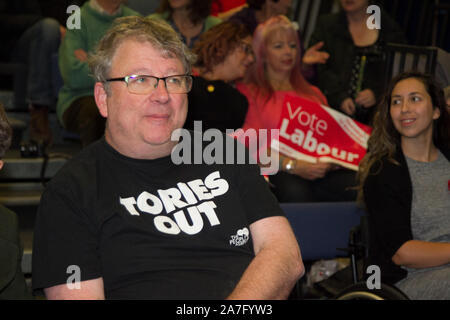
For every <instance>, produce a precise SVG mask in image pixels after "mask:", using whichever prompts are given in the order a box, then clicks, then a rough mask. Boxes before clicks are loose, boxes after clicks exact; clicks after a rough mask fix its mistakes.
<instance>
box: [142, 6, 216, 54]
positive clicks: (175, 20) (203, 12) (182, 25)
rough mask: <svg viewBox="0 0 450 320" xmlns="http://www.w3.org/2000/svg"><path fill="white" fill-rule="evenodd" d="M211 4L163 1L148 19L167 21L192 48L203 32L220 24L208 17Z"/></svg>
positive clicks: (213, 18) (214, 18)
mask: <svg viewBox="0 0 450 320" xmlns="http://www.w3.org/2000/svg"><path fill="white" fill-rule="evenodd" d="M211 4H212V0H163V1H162V2H161V5H160V7H159V8H158V9H157V10H156V13H154V14H151V15H150V17H151V18H156V19H163V20H165V21H167V22H168V23H169V24H170V25H171V26H172V28H174V29H175V31H177V32H178V33H179V34H180V36H181V38H182V40H183V42H184V43H185V44H186V45H187V46H188V47H189V48H192V47H193V46H194V43H195V41H196V40H197V39H198V38H199V37H200V35H201V34H202V33H203V32H205V31H207V30H209V29H210V28H211V27H213V26H215V25H216V24H219V23H220V22H222V21H221V20H220V19H219V18H216V17H213V16H211V15H210V12H211Z"/></svg>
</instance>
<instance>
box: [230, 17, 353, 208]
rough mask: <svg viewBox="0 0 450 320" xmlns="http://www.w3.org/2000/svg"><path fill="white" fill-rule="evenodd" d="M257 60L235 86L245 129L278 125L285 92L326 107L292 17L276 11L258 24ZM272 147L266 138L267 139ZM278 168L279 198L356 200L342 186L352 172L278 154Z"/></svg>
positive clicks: (275, 179) (273, 178)
mask: <svg viewBox="0 0 450 320" xmlns="http://www.w3.org/2000/svg"><path fill="white" fill-rule="evenodd" d="M253 50H254V52H255V56H256V62H255V64H253V65H252V67H251V69H250V72H248V77H247V79H246V80H247V81H246V82H247V83H245V84H238V86H237V88H238V89H239V90H240V91H241V92H242V93H243V94H244V95H245V96H246V97H247V100H248V101H249V110H248V112H247V117H246V119H245V124H244V127H243V129H244V130H247V129H255V130H256V131H257V132H258V130H259V129H279V127H278V124H279V122H280V118H281V112H282V107H283V101H284V98H285V96H286V95H294V96H298V97H302V98H305V99H308V100H311V101H313V102H317V103H320V104H323V105H328V103H327V99H326V98H325V96H324V95H323V94H322V92H321V91H320V90H319V89H318V88H317V87H314V86H312V85H310V84H309V83H308V82H307V81H306V80H305V78H304V77H303V75H302V73H301V72H300V70H301V59H300V51H301V50H300V45H299V40H298V36H297V32H296V30H295V28H294V26H293V25H292V23H291V21H289V19H288V18H287V17H285V16H282V15H279V16H275V17H272V18H270V19H269V20H267V21H266V22H265V23H263V24H260V25H259V26H258V28H257V29H256V31H255V33H254V37H253ZM267 145H268V146H270V141H267ZM280 169H281V171H280V172H278V173H277V174H276V175H272V176H270V181H271V183H272V184H273V185H274V189H273V190H274V193H275V195H276V196H277V198H278V200H279V201H280V202H313V201H343V200H354V199H355V198H356V193H355V192H354V191H351V190H346V187H348V186H349V185H353V184H354V182H355V181H354V173H353V172H352V171H350V170H346V169H342V170H335V169H337V167H336V166H335V165H332V164H330V163H310V162H306V161H302V160H296V159H293V158H289V157H287V156H283V155H280Z"/></svg>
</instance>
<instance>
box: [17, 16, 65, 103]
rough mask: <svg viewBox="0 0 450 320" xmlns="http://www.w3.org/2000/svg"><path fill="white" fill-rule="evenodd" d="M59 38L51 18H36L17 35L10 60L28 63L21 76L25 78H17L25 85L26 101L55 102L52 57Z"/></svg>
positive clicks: (57, 27) (57, 26)
mask: <svg viewBox="0 0 450 320" xmlns="http://www.w3.org/2000/svg"><path fill="white" fill-rule="evenodd" d="M60 42H61V33H60V31H59V22H58V21H57V20H55V19H53V18H44V19H41V20H39V21H38V22H36V23H35V24H34V25H32V26H31V27H30V28H28V29H27V30H26V31H25V32H24V33H23V34H22V36H21V37H20V39H19V42H18V43H17V45H16V48H15V49H14V52H13V61H15V62H18V63H22V64H24V65H26V67H27V74H26V76H25V75H24V77H23V78H22V79H24V80H21V79H20V78H19V81H24V86H25V87H26V89H25V93H26V97H25V100H26V102H27V103H32V104H37V105H46V106H53V105H54V104H55V102H56V98H57V96H56V95H55V92H56V90H55V89H56V88H55V85H56V84H55V83H54V82H55V81H54V78H55V76H54V75H53V74H52V61H54V59H52V57H53V56H54V55H55V54H57V53H58V48H59V44H60ZM53 63H54V62H53Z"/></svg>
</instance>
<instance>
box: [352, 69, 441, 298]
mask: <svg viewBox="0 0 450 320" xmlns="http://www.w3.org/2000/svg"><path fill="white" fill-rule="evenodd" d="M449 128H450V116H449V113H448V111H447V109H446V104H445V100H444V95H443V92H442V90H440V88H439V87H438V86H437V85H436V83H435V82H434V80H432V79H431V78H430V77H428V76H425V75H423V74H420V73H404V74H401V75H399V76H397V77H396V78H395V79H393V80H392V82H391V84H390V86H389V88H388V91H387V94H386V95H385V97H384V98H383V100H382V102H381V104H380V105H379V108H378V110H377V112H376V114H375V117H374V127H373V131H372V135H371V137H370V138H369V141H368V152H367V154H366V156H365V157H364V159H363V160H362V162H361V163H360V171H359V173H358V180H359V193H358V199H359V200H360V201H361V202H363V203H364V204H365V206H366V208H367V210H368V212H369V226H370V260H371V261H370V264H375V265H378V266H379V267H380V269H381V280H382V281H383V282H386V283H389V284H395V285H396V286H397V287H398V288H400V289H401V290H402V291H403V292H404V293H406V295H408V296H409V297H410V298H412V299H450V216H449V213H450V194H449V192H450V184H449V183H450V163H449V159H450V149H449V148H450V130H449ZM400 280H401V281H400Z"/></svg>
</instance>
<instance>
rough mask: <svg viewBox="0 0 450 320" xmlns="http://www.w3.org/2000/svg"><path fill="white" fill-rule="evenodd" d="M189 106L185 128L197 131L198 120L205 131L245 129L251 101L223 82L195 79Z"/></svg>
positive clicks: (190, 93) (189, 97)
mask: <svg viewBox="0 0 450 320" xmlns="http://www.w3.org/2000/svg"><path fill="white" fill-rule="evenodd" d="M188 99H189V107H188V114H187V119H186V122H185V124H184V128H186V129H189V130H193V129H194V121H202V130H207V129H211V128H216V129H219V130H221V131H222V132H225V130H226V129H234V130H235V129H238V128H242V125H243V124H244V120H245V116H246V115H247V109H248V101H247V98H246V97H245V96H244V95H243V94H241V93H240V92H239V91H238V90H237V89H236V88H234V87H233V86H231V85H229V84H228V83H225V82H224V81H221V80H216V81H208V80H205V79H204V78H202V77H194V82H193V84H192V90H191V92H189V96H188Z"/></svg>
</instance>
